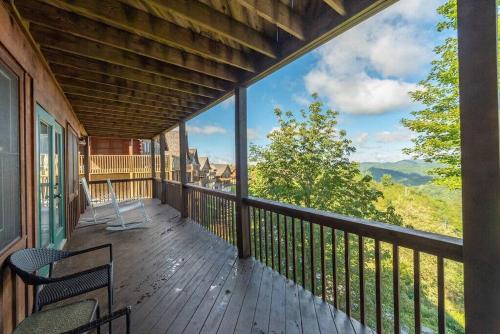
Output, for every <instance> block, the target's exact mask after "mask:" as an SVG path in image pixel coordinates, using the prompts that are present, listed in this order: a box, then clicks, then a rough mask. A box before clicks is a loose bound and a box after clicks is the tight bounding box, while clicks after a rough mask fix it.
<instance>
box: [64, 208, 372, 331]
mask: <svg viewBox="0 0 500 334" xmlns="http://www.w3.org/2000/svg"><path fill="white" fill-rule="evenodd" d="M147 210H148V212H149V214H150V215H151V216H152V218H153V221H154V222H153V224H152V226H151V227H150V228H148V229H139V230H129V231H123V232H108V231H106V230H104V226H102V225H101V226H93V227H86V228H80V229H78V230H77V231H76V232H75V233H74V235H73V237H72V239H71V240H70V241H69V242H68V244H67V248H68V249H80V248H84V247H90V246H94V245H98V244H102V243H108V242H109V243H112V244H113V251H114V256H115V261H114V266H115V267H114V275H115V290H114V291H115V305H114V308H115V309H116V308H119V307H122V306H125V305H131V306H132V328H133V333H139V334H146V333H302V332H303V333H342V334H343V333H364V332H367V333H368V332H370V333H371V331H370V330H369V329H366V328H362V327H361V326H360V325H359V323H357V322H355V321H354V322H353V321H351V320H350V319H349V318H348V317H347V316H346V315H345V314H344V313H343V312H340V311H337V310H335V309H334V308H333V307H332V306H331V305H329V304H327V303H324V302H322V301H321V299H319V298H317V297H314V296H312V294H311V293H310V292H308V291H305V290H304V289H302V288H301V287H300V286H297V285H295V284H294V283H292V282H291V281H288V280H287V279H286V278H284V277H283V276H280V275H279V274H278V273H276V272H274V271H272V270H271V269H269V268H268V267H265V266H264V265H262V264H261V263H259V262H258V261H255V260H254V259H244V260H240V259H238V257H237V254H236V250H235V248H234V247H232V246H230V245H228V244H227V243H225V242H223V241H221V240H220V239H218V238H217V237H215V236H213V235H211V234H210V233H209V232H207V231H206V230H204V229H203V228H201V227H200V226H199V225H197V224H195V223H192V222H189V221H184V220H180V218H179V214H178V213H177V211H175V210H174V209H172V208H170V207H169V206H167V205H161V204H160V203H159V202H158V201H156V200H147ZM105 260H106V253H105V252H102V253H97V254H96V256H89V257H80V258H75V259H74V260H69V261H68V262H66V263H61V265H59V266H58V267H57V268H56V273H57V274H58V275H60V274H62V273H69V272H71V271H74V270H76V269H78V270H80V269H82V268H87V267H88V266H93V265H96V264H100V263H103V262H105ZM89 296H92V297H94V296H96V297H98V298H99V300H100V302H101V305H102V307H103V310H106V298H105V296H106V295H105V291H104V289H103V291H101V292H97V293H95V292H94V293H91V294H89ZM80 298H81V297H80ZM113 329H114V330H113V332H114V333H122V332H123V324H122V323H121V322H120V323H116V325H113Z"/></svg>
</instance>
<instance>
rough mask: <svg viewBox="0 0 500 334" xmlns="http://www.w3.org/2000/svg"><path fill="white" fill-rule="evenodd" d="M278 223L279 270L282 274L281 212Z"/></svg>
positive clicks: (277, 218)
mask: <svg viewBox="0 0 500 334" xmlns="http://www.w3.org/2000/svg"><path fill="white" fill-rule="evenodd" d="M276 224H277V225H278V272H279V273H280V274H281V273H282V272H281V227H280V226H281V219H280V214H277V215H276Z"/></svg>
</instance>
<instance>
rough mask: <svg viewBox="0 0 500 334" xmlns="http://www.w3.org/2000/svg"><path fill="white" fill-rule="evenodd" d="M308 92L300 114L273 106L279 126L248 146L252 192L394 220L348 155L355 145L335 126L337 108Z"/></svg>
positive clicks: (342, 212)
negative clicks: (260, 142) (307, 101)
mask: <svg viewBox="0 0 500 334" xmlns="http://www.w3.org/2000/svg"><path fill="white" fill-rule="evenodd" d="M313 98H314V101H313V102H312V103H311V105H310V106H309V108H308V110H307V111H306V110H301V111H300V116H301V117H300V119H298V118H297V117H295V116H294V114H293V113H292V112H290V111H289V112H283V111H282V110H280V109H279V108H276V109H275V114H276V117H277V119H278V122H279V128H278V129H276V130H274V131H272V132H271V133H270V134H269V135H268V139H269V140H270V144H269V145H267V146H256V145H252V146H251V147H250V161H251V162H252V163H253V164H254V166H253V167H252V169H251V183H250V191H251V192H252V194H254V195H256V196H259V197H263V198H269V199H273V200H276V201H282V202H286V203H291V204H295V205H300V206H305V207H310V208H315V209H321V210H330V211H334V212H337V213H341V214H344V215H349V216H354V217H360V218H368V219H374V220H379V221H384V222H388V223H393V224H398V225H400V224H401V219H400V217H399V216H398V215H397V214H396V213H395V210H394V208H392V207H390V206H389V207H388V208H387V209H386V210H383V211H381V210H378V209H377V208H376V206H375V203H376V202H377V200H378V199H379V198H381V197H382V196H383V194H382V193H381V192H380V191H379V190H377V189H376V188H375V187H373V184H372V178H371V177H370V176H368V175H363V174H362V173H361V171H360V170H359V165H358V164H356V163H353V162H351V161H350V160H349V157H350V155H351V154H352V153H353V152H355V147H354V146H353V145H352V142H351V141H350V140H349V139H348V138H347V134H346V132H345V131H344V130H339V129H338V126H337V125H338V124H337V116H338V113H337V112H336V111H333V110H331V109H326V110H325V108H323V103H322V102H321V101H320V100H319V99H318V98H317V96H316V95H313Z"/></svg>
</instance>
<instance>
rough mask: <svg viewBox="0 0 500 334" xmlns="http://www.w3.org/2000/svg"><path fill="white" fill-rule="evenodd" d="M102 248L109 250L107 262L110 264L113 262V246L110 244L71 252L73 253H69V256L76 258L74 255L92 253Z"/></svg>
mask: <svg viewBox="0 0 500 334" xmlns="http://www.w3.org/2000/svg"><path fill="white" fill-rule="evenodd" d="M103 248H109V262H110V263H111V262H113V245H112V244H103V245H99V246H95V247H90V248H86V249H81V250H77V251H73V252H71V255H70V256H76V255H80V254H84V253H89V252H93V251H96V250H99V249H103Z"/></svg>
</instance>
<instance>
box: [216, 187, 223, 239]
mask: <svg viewBox="0 0 500 334" xmlns="http://www.w3.org/2000/svg"><path fill="white" fill-rule="evenodd" d="M215 217H216V218H215V219H216V222H217V236H218V237H219V238H221V239H222V233H223V232H222V226H221V223H220V197H219V196H215Z"/></svg>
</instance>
